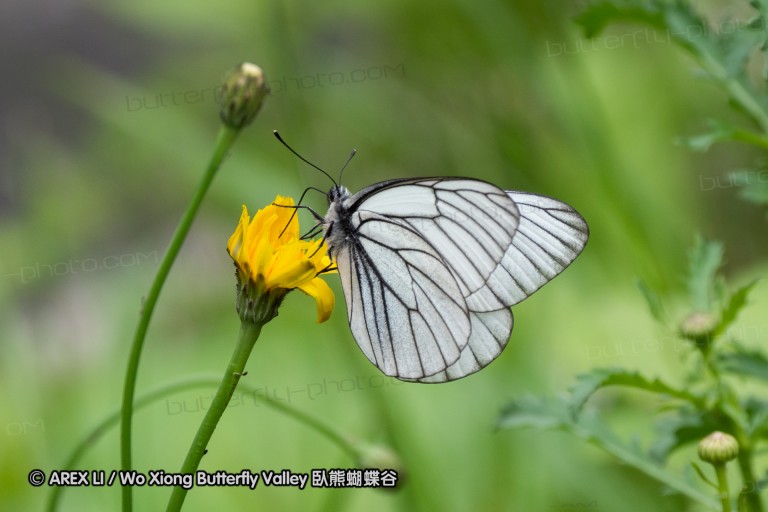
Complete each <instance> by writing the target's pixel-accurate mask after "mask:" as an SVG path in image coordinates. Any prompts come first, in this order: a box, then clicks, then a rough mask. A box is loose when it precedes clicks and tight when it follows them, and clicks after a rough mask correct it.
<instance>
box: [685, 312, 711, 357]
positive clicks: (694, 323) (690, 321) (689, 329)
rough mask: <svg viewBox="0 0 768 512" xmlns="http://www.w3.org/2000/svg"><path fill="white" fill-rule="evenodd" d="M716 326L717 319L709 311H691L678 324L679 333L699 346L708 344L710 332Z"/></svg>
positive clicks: (703, 346) (702, 346)
mask: <svg viewBox="0 0 768 512" xmlns="http://www.w3.org/2000/svg"><path fill="white" fill-rule="evenodd" d="M715 327H717V320H716V319H715V317H714V316H713V315H712V314H711V313H702V312H697V313H691V314H690V315H688V317H687V318H686V319H685V320H683V322H682V323H681V324H680V334H681V335H682V336H683V337H684V338H686V339H689V340H691V341H693V342H694V343H695V344H696V346H698V347H700V348H705V347H707V346H708V345H709V342H710V340H711V338H712V332H713V331H714V330H715Z"/></svg>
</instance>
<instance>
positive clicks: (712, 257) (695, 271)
mask: <svg viewBox="0 0 768 512" xmlns="http://www.w3.org/2000/svg"><path fill="white" fill-rule="evenodd" d="M722 261H723V244H722V243H720V242H717V241H710V240H706V239H705V238H703V237H701V236H698V235H697V236H696V239H695V241H694V246H693V248H692V249H691V251H690V252H689V258H688V294H689V296H690V300H691V304H692V306H693V308H694V309H695V310H696V311H701V312H705V311H710V310H711V309H712V308H713V306H714V300H713V299H714V297H713V295H714V293H713V292H714V284H715V276H716V275H717V269H718V268H720V264H721V263H722Z"/></svg>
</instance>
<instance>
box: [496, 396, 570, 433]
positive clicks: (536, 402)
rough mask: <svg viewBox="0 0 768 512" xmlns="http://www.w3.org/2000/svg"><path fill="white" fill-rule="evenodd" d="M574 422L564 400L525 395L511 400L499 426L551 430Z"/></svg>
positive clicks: (502, 414)
mask: <svg viewBox="0 0 768 512" xmlns="http://www.w3.org/2000/svg"><path fill="white" fill-rule="evenodd" d="M570 423H572V421H571V418H570V416H569V414H568V408H567V407H566V405H565V403H564V402H563V401H562V400H557V399H554V398H538V397H534V396H525V397H523V398H519V399H517V400H514V401H513V402H511V403H510V404H509V405H507V407H505V408H504V410H503V411H502V413H501V417H500V419H499V422H498V427H499V428H534V429H537V430H549V429H553V428H560V429H561V428H564V427H566V426H567V425H569V424H570Z"/></svg>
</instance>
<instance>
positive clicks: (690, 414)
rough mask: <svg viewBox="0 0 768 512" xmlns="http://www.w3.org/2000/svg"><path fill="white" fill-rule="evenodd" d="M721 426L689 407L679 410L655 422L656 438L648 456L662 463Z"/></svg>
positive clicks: (720, 428) (721, 427)
mask: <svg viewBox="0 0 768 512" xmlns="http://www.w3.org/2000/svg"><path fill="white" fill-rule="evenodd" d="M722 429H723V426H722V425H720V424H718V423H717V422H715V421H714V420H713V419H712V417H710V416H708V415H704V414H702V413H701V412H699V411H697V410H696V409H693V408H691V407H682V408H679V409H678V410H677V411H676V412H675V413H674V414H672V415H670V416H666V417H664V418H662V419H661V420H659V421H657V422H656V428H655V430H656V436H655V440H654V442H653V444H652V445H651V448H650V450H649V454H650V456H651V458H652V459H653V460H655V461H656V462H658V463H660V464H661V463H663V462H664V461H666V460H667V457H669V455H670V454H671V453H672V452H673V451H675V450H677V449H678V448H680V447H681V446H683V445H685V444H687V443H691V442H695V441H699V440H701V439H703V438H704V437H706V436H707V435H709V434H710V433H712V432H714V431H715V430H722Z"/></svg>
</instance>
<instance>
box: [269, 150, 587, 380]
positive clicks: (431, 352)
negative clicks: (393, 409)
mask: <svg viewBox="0 0 768 512" xmlns="http://www.w3.org/2000/svg"><path fill="white" fill-rule="evenodd" d="M278 138H279V137H278ZM281 141H282V139H281ZM286 146H287V144H286ZM288 148H289V149H291V148H290V147H288ZM291 151H293V150H291ZM294 153H295V152H294ZM353 154H354V152H353ZM300 158H301V157H300ZM350 158H351V157H350ZM302 160H304V159H303V158H302ZM305 161H306V160H305ZM348 162H349V161H347V163H348ZM308 163H309V162H308ZM310 165H313V164H310ZM315 167H316V166H315ZM345 167H346V165H345ZM321 172H324V171H322V170H321ZM342 172H343V169H342ZM326 175H327V173H326ZM329 177H330V176H329ZM331 179H332V180H333V178H331ZM327 199H328V205H329V206H328V212H327V214H326V215H325V217H322V216H319V215H317V214H316V216H317V217H318V223H319V227H320V228H321V229H322V231H323V237H324V239H325V242H326V244H327V246H328V254H329V255H330V256H331V257H332V258H333V259H334V260H335V264H336V268H337V270H338V273H339V275H340V277H341V286H342V289H343V291H344V298H345V301H346V304H347V314H348V320H349V326H350V328H351V330H352V334H353V336H354V337H355V340H356V341H357V344H358V346H359V347H360V349H361V350H362V352H363V353H364V354H365V356H366V357H367V358H368V359H369V360H370V361H371V363H373V364H374V365H375V366H376V367H377V368H379V370H381V371H382V372H383V373H384V374H386V375H388V376H392V377H396V378H398V379H400V380H405V381H418V382H426V383H438V382H446V381H451V380H456V379H460V378H462V377H465V376H467V375H470V374H472V373H474V372H477V371H478V370H481V369H482V368H484V367H485V366H487V365H488V364H489V363H490V362H491V361H493V360H494V359H496V357H498V356H499V354H501V352H502V350H504V347H505V346H506V345H507V342H508V340H509V338H510V335H511V332H512V327H513V323H514V322H513V317H512V311H511V310H510V307H511V306H513V305H515V304H517V303H518V302H520V301H522V300H523V299H525V298H527V297H528V296H529V295H531V294H532V293H533V292H535V291H536V290H538V289H539V288H541V286H543V285H544V284H546V283H547V282H548V281H550V280H551V279H552V278H554V277H555V276H556V275H558V274H559V273H560V272H562V271H563V270H564V269H565V268H566V267H567V266H568V265H569V264H570V263H571V262H572V261H573V260H574V259H575V258H576V257H577V256H578V255H579V254H580V253H581V251H582V249H584V246H585V245H586V243H587V239H588V238H589V228H588V226H587V223H586V221H585V220H584V218H583V217H582V216H581V215H580V214H579V213H578V212H577V211H576V210H575V209H573V208H572V207H571V206H569V205H567V204H565V203H563V202H561V201H558V200H556V199H552V198H550V197H546V196H541V195H536V194H530V193H527V192H515V191H510V190H503V189H501V188H499V187H497V186H496V185H493V184H491V183H488V182H485V181H482V180H478V179H471V178H456V177H435V178H407V179H395V180H389V181H383V182H381V183H376V184H374V185H371V186H369V187H366V188H364V189H362V190H360V191H359V192H357V193H355V194H351V193H350V192H349V190H348V189H347V188H345V187H343V186H341V185H339V184H336V182H335V181H334V186H333V187H332V188H331V189H330V191H329V192H328V194H327Z"/></svg>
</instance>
